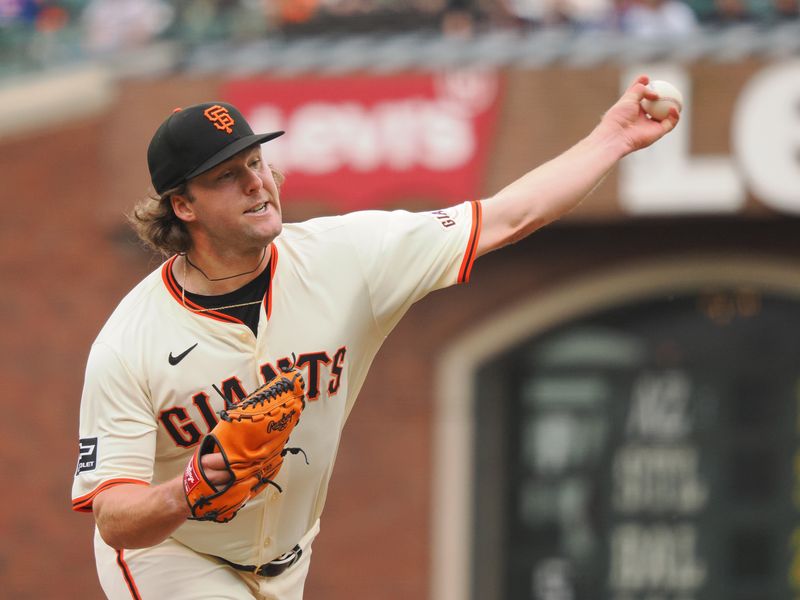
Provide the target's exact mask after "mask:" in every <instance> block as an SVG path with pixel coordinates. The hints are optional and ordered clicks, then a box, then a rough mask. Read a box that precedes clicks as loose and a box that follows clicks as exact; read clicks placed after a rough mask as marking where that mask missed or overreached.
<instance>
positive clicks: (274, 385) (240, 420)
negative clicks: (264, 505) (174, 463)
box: [183, 368, 306, 523]
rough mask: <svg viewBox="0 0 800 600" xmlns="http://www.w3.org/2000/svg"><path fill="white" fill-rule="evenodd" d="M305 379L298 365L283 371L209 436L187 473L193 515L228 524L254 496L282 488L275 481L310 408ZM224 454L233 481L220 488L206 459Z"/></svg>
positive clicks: (229, 412)
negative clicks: (294, 432) (205, 469)
mask: <svg viewBox="0 0 800 600" xmlns="http://www.w3.org/2000/svg"><path fill="white" fill-rule="evenodd" d="M304 388H305V382H304V381H303V376H302V375H301V374H300V371H298V370H297V369H296V368H291V369H289V370H287V371H283V372H281V373H279V374H278V376H277V377H275V378H273V379H272V380H270V381H269V382H267V383H266V384H265V385H263V386H261V387H260V388H258V389H257V390H256V391H255V392H253V393H252V394H250V395H249V396H247V397H246V398H244V399H243V400H242V401H241V402H239V403H238V404H235V405H234V406H232V407H231V408H229V409H227V410H222V411H220V413H219V415H220V421H219V422H218V423H217V425H216V426H215V427H214V429H212V430H211V431H210V432H209V433H208V435H206V436H205V438H203V441H202V442H201V443H200V446H199V447H198V448H197V451H196V452H195V453H194V456H192V459H191V460H190V461H189V464H187V465H186V469H185V471H184V473H183V489H184V492H185V493H186V501H187V502H188V503H189V508H190V509H191V511H192V516H191V517H190V518H191V519H195V520H199V521H216V522H217V523H227V522H228V521H230V520H231V519H233V517H235V516H236V513H237V512H238V511H239V509H240V508H242V507H243V506H244V505H245V504H246V503H247V502H248V501H249V500H250V498H252V497H254V496H255V495H256V494H258V493H259V492H261V490H263V489H264V488H265V487H266V486H267V484H272V485H274V486H275V487H277V488H278V489H279V490H280V487H279V486H278V484H276V483H275V481H274V479H275V477H277V475H278V472H279V471H280V470H281V466H282V465H283V457H284V456H285V455H286V454H288V453H290V452H291V453H294V454H296V453H298V452H302V450H300V449H299V448H286V442H288V441H289V436H290V435H291V433H292V430H293V429H294V428H295V426H296V425H297V423H298V421H299V420H300V413H301V412H302V411H303V409H304V408H305V405H306V403H305V393H304ZM213 452H221V453H222V457H223V459H224V460H225V465H226V467H227V468H228V471H230V472H231V474H232V476H233V477H232V479H231V480H230V481H229V482H228V483H226V484H225V485H224V486H221V487H220V488H217V487H215V486H214V485H212V484H211V483H210V482H209V481H208V480H207V479H206V477H205V474H204V473H203V466H202V464H201V463H200V458H201V457H202V456H203V455H205V454H210V453H213Z"/></svg>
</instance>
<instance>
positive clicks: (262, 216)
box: [189, 146, 282, 251]
mask: <svg viewBox="0 0 800 600" xmlns="http://www.w3.org/2000/svg"><path fill="white" fill-rule="evenodd" d="M189 192H190V194H191V196H192V198H193V200H192V201H191V202H190V203H189V206H190V210H191V213H192V214H191V218H190V219H189V221H190V222H191V229H192V234H193V236H197V235H202V236H204V237H206V238H207V239H208V241H209V242H211V243H212V245H215V246H220V247H225V248H227V249H232V250H237V249H240V250H243V251H247V250H251V249H258V250H260V249H262V248H263V247H264V246H265V245H267V244H269V243H270V242H271V241H272V240H273V239H275V237H276V236H277V235H278V234H279V233H280V232H281V228H282V220H281V205H280V198H279V194H278V186H277V184H276V183H275V179H274V177H273V176H272V170H271V169H270V167H269V165H268V164H267V163H266V162H264V159H263V157H262V156H261V147H260V146H254V147H252V148H248V149H246V150H243V151H241V152H239V153H238V154H236V155H234V156H233V157H232V158H230V159H228V160H226V161H225V162H223V163H221V164H219V165H217V166H216V167H214V168H213V169H211V170H210V171H207V172H205V173H203V174H201V175H198V176H197V177H194V178H193V179H192V180H191V181H190V182H189Z"/></svg>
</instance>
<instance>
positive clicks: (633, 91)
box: [625, 75, 654, 102]
mask: <svg viewBox="0 0 800 600" xmlns="http://www.w3.org/2000/svg"><path fill="white" fill-rule="evenodd" d="M648 83H650V78H649V77H648V76H647V75H639V76H638V77H637V78H636V79H634V80H633V82H632V83H631V85H630V86H628V89H627V90H625V95H629V94H630V95H631V96H633V97H634V98H636V101H637V102H638V101H640V100H641V99H642V98H644V97H646V96H647V95H648V94H649V93H651V92H652V90H651V89H650V88H648V87H647V84H648ZM653 99H654V98H651V100H653Z"/></svg>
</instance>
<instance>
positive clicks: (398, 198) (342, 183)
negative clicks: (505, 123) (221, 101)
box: [223, 71, 501, 212]
mask: <svg viewBox="0 0 800 600" xmlns="http://www.w3.org/2000/svg"><path fill="white" fill-rule="evenodd" d="M500 90H501V86H500V81H499V76H498V75H497V74H496V73H495V72H489V71H454V72H443V73H439V74H426V73H422V74H419V73H418V74H405V75H393V76H347V77H302V78H291V79H247V80H234V81H230V82H228V83H227V84H226V85H225V86H224V88H223V96H224V97H225V98H226V99H227V100H229V101H231V102H232V103H233V104H236V105H237V106H238V107H239V108H240V109H241V110H242V111H243V112H244V114H245V115H246V116H247V118H248V121H250V123H251V125H252V126H253V129H254V130H255V131H257V132H262V131H274V130H285V131H286V135H284V136H283V137H281V138H278V139H276V140H274V141H272V142H269V143H268V144H267V145H266V146H265V147H264V150H265V156H266V159H267V160H268V161H269V162H270V163H272V164H274V165H275V166H276V167H277V168H278V169H280V170H281V171H282V172H283V173H284V174H285V175H286V176H287V181H286V184H285V188H284V196H285V197H286V198H288V199H290V200H292V201H295V200H298V201H299V200H310V201H315V202H320V203H325V204H327V205H330V206H333V207H334V208H335V209H336V210H340V211H342V212H345V211H350V210H356V209H362V208H376V207H381V206H386V205H391V204H395V203H397V204H400V203H404V202H405V203H407V202H413V201H423V202H426V203H433V204H442V205H444V204H454V203H457V202H460V201H462V200H468V199H474V198H476V197H477V196H478V195H479V194H480V192H481V184H482V181H483V177H484V172H485V167H486V159H487V156H488V152H489V147H490V141H491V139H492V138H493V134H494V126H495V117H496V114H497V112H498V106H499V101H500Z"/></svg>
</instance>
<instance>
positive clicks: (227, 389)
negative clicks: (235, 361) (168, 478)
mask: <svg viewBox="0 0 800 600" xmlns="http://www.w3.org/2000/svg"><path fill="white" fill-rule="evenodd" d="M346 354H347V348H346V347H345V346H342V347H341V348H339V349H338V350H336V352H334V353H333V354H332V355H331V354H330V353H328V352H326V351H324V350H323V351H320V352H307V353H304V354H300V355H298V357H297V362H296V366H297V367H298V368H300V369H302V370H303V371H304V373H303V377H304V378H305V381H306V399H307V400H309V401H311V402H315V401H317V400H319V399H320V397H321V395H320V394H321V392H326V393H327V396H328V398H330V397H332V396H335V395H336V393H337V392H338V391H339V387H340V385H341V380H342V371H343V370H344V360H345V356H346ZM292 363H293V361H292V359H291V358H289V357H284V358H281V359H278V360H277V361H276V364H275V365H274V366H273V365H272V364H270V363H265V364H263V365H261V367H260V369H259V370H260V371H261V375H262V377H263V379H264V383H266V382H267V381H269V380H271V379H272V378H273V377H275V376H276V375H277V374H278V372H280V371H281V370H284V369H288V368H289V367H290V366H291V365H292ZM323 375H327V377H326V379H327V385H326V386H325V389H324V390H322V389H321V384H322V381H323ZM209 387H211V388H212V389H214V390H215V391H216V393H217V394H218V395H219V396H221V397H222V399H223V400H224V402H225V407H226V408H227V407H231V406H233V405H234V404H236V403H238V402H239V401H241V400H242V399H243V398H246V397H247V395H248V393H249V392H248V391H246V390H245V389H244V386H243V385H242V382H241V380H240V379H239V378H238V377H235V376H232V377H229V378H227V379H225V380H224V381H222V382H221V383H220V385H217V384H212V385H211V386H209ZM191 403H192V405H193V406H194V408H195V409H196V411H192V413H195V412H196V416H192V415H190V412H189V410H191V407H185V406H174V407H171V408H166V409H164V410H162V411H161V413H160V414H159V416H158V420H159V421H160V423H161V425H162V426H163V427H164V429H165V430H166V432H167V433H168V434H169V436H170V438H172V440H173V441H174V442H175V444H176V445H177V446H180V447H182V448H191V447H192V446H194V445H195V444H198V443H199V442H200V440H201V439H202V438H203V436H204V435H205V434H206V433H207V432H209V431H211V430H212V429H213V428H214V426H215V425H216V424H217V420H218V419H217V413H216V411H215V410H214V409H213V408H212V406H211V397H210V396H209V394H208V393H207V392H204V391H201V392H197V393H196V394H194V395H193V396H192V400H191ZM187 409H189V410H187Z"/></svg>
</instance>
